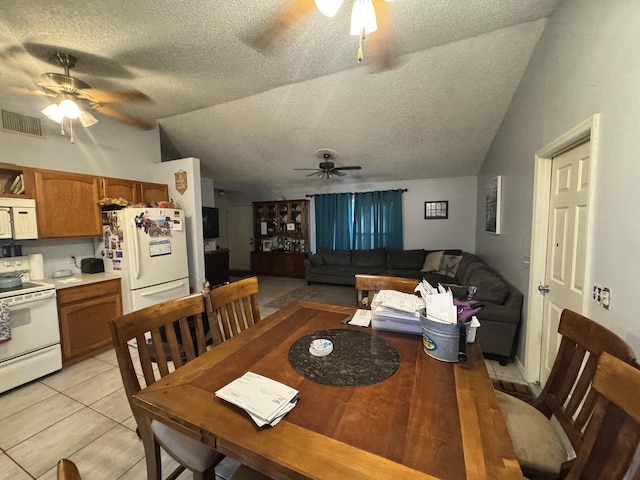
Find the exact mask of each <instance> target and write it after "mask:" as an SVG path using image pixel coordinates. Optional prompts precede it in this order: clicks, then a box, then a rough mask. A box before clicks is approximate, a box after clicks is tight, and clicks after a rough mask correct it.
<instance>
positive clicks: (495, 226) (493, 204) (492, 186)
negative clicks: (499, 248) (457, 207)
mask: <svg viewBox="0 0 640 480" xmlns="http://www.w3.org/2000/svg"><path fill="white" fill-rule="evenodd" d="M501 204H502V176H501V175H498V176H497V177H493V178H492V179H491V180H489V181H488V182H487V186H486V204H485V227H484V230H485V232H488V233H492V234H495V235H499V234H500V230H501V227H502V226H501V224H500V223H501V222H500V210H501Z"/></svg>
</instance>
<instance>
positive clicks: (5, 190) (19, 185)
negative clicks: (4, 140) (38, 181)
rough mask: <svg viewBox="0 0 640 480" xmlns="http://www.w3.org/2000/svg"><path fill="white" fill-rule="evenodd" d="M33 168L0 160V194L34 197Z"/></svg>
mask: <svg viewBox="0 0 640 480" xmlns="http://www.w3.org/2000/svg"><path fill="white" fill-rule="evenodd" d="M34 194H35V192H34V188H33V169H32V168H29V167H21V166H19V165H14V164H12V163H1V162H0V196H2V197H13V198H33V197H34Z"/></svg>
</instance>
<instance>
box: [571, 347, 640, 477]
mask: <svg viewBox="0 0 640 480" xmlns="http://www.w3.org/2000/svg"><path fill="white" fill-rule="evenodd" d="M592 387H593V388H592V390H593V391H594V395H593V396H594V406H593V409H592V415H591V417H590V419H589V422H588V424H587V426H586V428H585V431H584V435H583V441H582V444H581V445H580V447H579V448H578V449H577V451H576V458H575V460H574V461H573V462H572V464H571V465H570V467H569V468H568V470H567V471H566V474H565V475H563V478H564V479H566V480H578V479H581V480H582V479H584V480H595V479H598V480H622V478H623V477H625V475H626V474H627V471H628V469H629V466H630V465H631V463H632V461H633V457H634V454H635V453H636V449H637V447H638V443H639V442H640V402H638V398H640V370H638V369H636V368H634V367H633V366H631V365H629V364H628V363H625V362H623V361H622V360H620V359H618V358H616V357H614V356H613V355H610V354H608V353H607V352H603V353H602V355H601V356H600V359H599V360H598V365H597V368H596V372H595V375H594V377H593V383H592Z"/></svg>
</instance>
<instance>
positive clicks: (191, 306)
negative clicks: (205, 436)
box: [109, 293, 224, 480]
mask: <svg viewBox="0 0 640 480" xmlns="http://www.w3.org/2000/svg"><path fill="white" fill-rule="evenodd" d="M204 312H205V302H204V298H203V295H202V293H194V294H191V295H188V296H185V297H181V298H176V299H173V300H168V301H165V302H162V303H159V304H157V305H152V306H150V307H146V308H143V309H141V310H137V311H134V312H131V313H128V314H126V315H123V316H121V317H118V318H116V319H114V320H111V321H110V322H109V324H110V328H111V337H112V339H113V346H114V348H115V352H116V356H117V359H118V365H119V367H120V374H121V376H122V381H123V383H124V389H125V392H126V394H127V398H128V399H129V405H130V406H131V410H132V411H133V414H134V417H135V419H136V422H137V423H138V428H139V432H140V437H141V438H142V442H143V445H144V451H145V457H146V464H147V478H148V479H149V480H152V479H153V480H156V479H160V478H162V476H161V475H162V467H161V462H160V447H162V448H163V449H164V450H166V452H167V453H168V454H169V455H171V457H173V458H174V459H175V460H176V462H178V464H179V467H178V468H177V469H176V471H175V472H173V473H172V474H171V475H170V476H169V477H168V478H176V477H177V476H178V475H179V474H180V473H181V472H182V471H184V470H185V469H189V470H191V471H192V472H193V478H194V479H214V478H215V471H214V468H215V466H216V465H217V464H218V463H219V462H220V461H221V460H223V459H224V456H223V455H222V454H220V453H219V452H216V451H215V450H213V449H212V448H210V447H209V446H207V445H205V444H203V443H201V442H199V441H198V440H195V439H193V438H191V437H188V436H187V435H185V434H184V433H182V432H180V431H179V430H178V428H179V426H178V425H174V426H172V427H170V426H167V425H165V424H163V423H160V422H158V421H156V420H152V419H151V418H150V417H149V416H148V415H146V414H145V413H144V411H142V410H140V409H139V408H136V406H135V405H134V404H133V403H132V402H131V398H132V396H133V395H134V394H135V393H137V392H139V391H140V390H141V389H142V388H143V387H144V386H145V385H144V384H143V383H142V382H143V381H144V382H145V384H146V386H149V385H151V384H152V383H154V382H155V381H156V380H159V379H160V378H161V377H164V376H165V375H168V374H169V373H170V372H171V371H173V370H174V369H178V368H180V367H181V366H183V365H184V364H185V363H187V362H189V361H191V360H193V359H194V358H196V357H198V356H200V355H202V354H203V353H204V352H205V351H206V349H207V346H206V339H205V337H206V331H207V330H208V326H207V325H206V324H205V315H203V314H204ZM132 340H135V341H136V343H137V348H136V347H132V346H130V345H129V342H130V341H132ZM139 374H140V375H142V376H143V377H144V378H141V377H139V376H138V375H139Z"/></svg>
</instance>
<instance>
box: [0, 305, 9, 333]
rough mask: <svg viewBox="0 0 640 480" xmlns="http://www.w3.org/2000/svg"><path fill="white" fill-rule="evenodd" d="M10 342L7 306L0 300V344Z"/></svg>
mask: <svg viewBox="0 0 640 480" xmlns="http://www.w3.org/2000/svg"><path fill="white" fill-rule="evenodd" d="M9 340H11V325H10V324H9V305H7V302H5V301H4V300H0V343H4V342H8V341H9Z"/></svg>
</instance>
